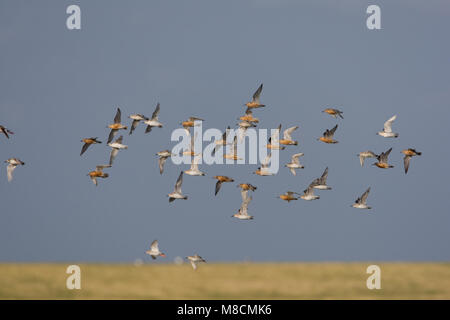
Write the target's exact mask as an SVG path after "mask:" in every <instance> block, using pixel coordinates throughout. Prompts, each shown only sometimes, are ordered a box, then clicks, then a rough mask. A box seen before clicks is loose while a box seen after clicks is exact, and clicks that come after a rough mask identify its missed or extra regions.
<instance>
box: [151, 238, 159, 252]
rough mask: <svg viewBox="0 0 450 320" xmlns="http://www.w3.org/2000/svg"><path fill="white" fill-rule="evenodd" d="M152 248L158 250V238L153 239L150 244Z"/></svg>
mask: <svg viewBox="0 0 450 320" xmlns="http://www.w3.org/2000/svg"><path fill="white" fill-rule="evenodd" d="M150 250H152V251H155V252H158V251H159V248H158V240H153V242H152V244H151V245H150Z"/></svg>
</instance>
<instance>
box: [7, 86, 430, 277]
mask: <svg viewBox="0 0 450 320" xmlns="http://www.w3.org/2000/svg"><path fill="white" fill-rule="evenodd" d="M262 89H263V85H262V84H261V85H260V86H259V87H258V89H257V90H256V92H255V93H254V94H253V97H252V100H251V101H250V102H247V103H246V104H245V106H246V107H247V109H246V111H245V114H244V115H243V116H241V117H240V118H239V119H238V120H240V122H239V123H238V133H237V134H236V135H234V137H233V140H232V141H229V131H230V127H228V128H227V129H226V130H225V132H224V133H223V135H222V139H221V140H216V141H215V148H214V149H213V151H212V155H213V156H214V155H215V153H216V152H217V151H218V150H219V149H223V147H224V146H225V147H226V146H227V145H231V147H230V150H231V152H230V153H224V154H223V158H225V159H231V160H240V158H239V157H238V152H237V143H238V136H239V140H240V141H242V140H243V139H244V137H245V134H246V131H247V129H248V128H252V127H256V126H257V124H258V123H259V119H258V118H255V117H254V116H253V110H254V109H258V108H262V107H265V105H264V104H261V103H260V95H261V92H262ZM322 112H324V113H327V114H329V115H331V116H332V117H334V118H335V119H337V118H338V117H339V118H341V119H343V118H344V117H343V111H340V110H338V109H335V108H326V109H325V110H323V111H322ZM159 113H160V104H159V103H158V104H157V106H156V108H155V111H154V112H153V114H152V116H151V118H148V117H146V116H144V115H142V114H131V115H130V116H129V118H130V119H131V120H132V123H131V126H130V131H129V135H131V134H132V133H133V132H134V130H135V129H136V128H137V126H138V125H139V123H140V122H142V123H144V124H145V125H147V126H146V129H145V133H149V132H151V130H152V128H162V127H163V124H162V123H161V122H160V121H159V119H158V116H159ZM395 119H396V115H394V116H393V117H391V118H390V119H388V120H387V121H386V122H385V123H384V128H383V130H382V131H379V132H378V133H377V134H378V135H380V136H382V137H384V138H397V137H398V133H395V132H393V131H392V124H393V122H394V121H395ZM198 121H204V120H203V119H201V118H198V117H190V118H189V119H188V120H186V121H183V122H182V123H181V125H182V126H183V128H184V129H185V131H186V133H187V135H188V136H190V138H191V144H190V148H189V149H188V150H184V151H183V155H188V156H191V158H192V161H191V167H190V169H188V170H185V171H181V172H180V174H179V176H178V179H177V181H176V183H175V188H174V190H173V192H171V193H169V194H168V195H167V196H168V197H169V202H173V201H175V200H177V199H183V200H187V199H188V197H187V196H186V195H184V194H183V193H182V191H181V185H182V183H183V173H185V174H187V175H191V176H204V175H205V173H203V172H202V171H200V170H199V168H198V164H199V160H200V158H201V157H202V154H197V153H195V152H194V141H195V138H196V137H195V136H192V135H191V133H190V129H191V128H193V127H194V126H195V125H196V123H197V122H198ZM108 128H109V129H111V131H110V133H109V136H108V141H107V145H108V146H109V147H111V153H110V158H109V164H105V165H98V166H96V168H95V170H93V171H91V172H89V173H88V174H87V175H88V176H89V177H90V179H91V180H92V182H93V183H94V184H95V185H96V186H97V184H98V181H97V179H98V178H108V176H109V175H108V173H105V172H103V170H104V169H106V168H110V167H112V165H113V162H114V159H115V158H116V156H117V155H118V153H119V151H120V150H124V149H127V148H128V146H126V145H124V144H123V136H122V135H121V136H119V137H118V138H117V139H116V140H115V141H113V139H114V137H115V136H116V135H117V134H118V132H119V131H120V130H128V126H126V125H124V124H122V123H121V110H120V108H117V112H116V115H115V117H114V123H112V124H110V125H108ZM297 128H298V126H294V127H290V128H288V129H286V130H284V131H283V137H282V138H280V133H281V124H280V125H279V126H278V128H277V130H276V131H275V133H274V134H272V135H271V137H270V138H269V140H268V144H267V148H268V149H270V150H275V149H277V150H284V149H285V148H286V146H293V145H294V146H296V145H298V141H295V140H294V139H293V138H292V136H291V135H292V133H293V132H294V131H295V130H296V129H297ZM337 128H338V125H337V124H336V125H335V126H334V127H333V128H332V129H327V130H326V131H325V132H324V133H323V134H322V136H321V137H319V138H317V140H318V141H321V142H324V143H327V144H335V143H338V141H337V140H335V139H334V134H335V132H336V130H337ZM0 133H2V134H3V135H4V136H5V137H6V138H8V139H9V138H10V137H9V135H12V134H14V133H13V132H12V131H11V130H9V129H8V128H6V127H4V126H2V125H0ZM81 142H83V143H84V144H83V146H82V148H81V153H80V156H81V155H83V154H84V153H85V152H86V151H87V150H88V148H89V147H90V146H91V145H94V144H101V143H102V142H101V141H99V140H98V137H90V138H85V139H82V140H81ZM391 151H392V148H390V149H388V150H387V151H385V152H382V153H381V154H376V153H374V152H372V151H370V150H368V151H363V152H360V153H359V154H358V157H359V160H360V164H361V166H364V160H365V159H367V158H375V159H377V162H374V163H373V164H372V165H374V166H377V167H378V168H381V169H389V168H393V167H394V166H393V165H391V164H389V163H388V156H389V154H390V153H391ZM401 152H402V153H403V154H404V158H403V163H404V171H405V174H406V173H407V172H408V169H409V165H410V160H411V158H412V157H414V156H420V155H421V152H418V151H416V150H415V149H413V148H408V149H404V150H402V151H401ZM157 155H158V157H159V159H158V164H159V171H160V174H162V173H163V171H164V164H165V162H166V160H167V159H168V158H169V157H171V156H173V154H172V153H171V152H170V151H169V150H163V151H160V152H158V153H157ZM303 155H304V154H303V153H295V154H293V155H292V156H291V162H289V163H287V164H285V167H287V168H288V169H289V170H290V172H291V173H292V174H293V175H294V176H295V175H296V170H297V169H303V168H304V166H303V165H302V164H301V163H300V162H299V158H300V157H301V156H303ZM270 158H271V153H270V154H268V155H267V157H266V158H265V159H264V160H263V161H262V163H261V166H260V167H258V169H257V170H256V171H255V172H254V173H255V174H257V175H260V176H270V175H273V173H272V172H270V170H269V164H270ZM5 162H6V163H8V165H7V167H6V171H7V178H8V181H11V180H12V179H13V176H12V174H13V171H14V170H15V169H16V167H18V166H23V165H25V163H24V162H23V161H21V160H20V159H18V158H10V159H8V160H6V161H5ZM327 176H328V167H327V168H326V169H325V171H324V172H323V174H322V175H321V177H319V178H316V179H314V180H313V181H312V182H311V183H310V184H309V186H308V187H307V188H306V189H305V190H304V191H303V194H300V193H297V192H294V191H287V192H286V193H284V194H282V195H280V196H279V198H280V199H282V200H284V201H287V202H290V201H293V200H298V199H299V198H301V199H303V200H308V201H309V200H316V199H319V198H320V196H318V195H316V194H314V191H315V190H330V189H331V187H330V186H328V185H327ZM213 178H214V179H216V180H217V182H216V185H215V195H217V193H218V192H219V190H220V188H221V186H222V184H223V183H224V182H234V179H232V178H230V177H227V176H223V175H217V176H214V177H213ZM238 187H240V188H241V197H242V203H241V207H240V208H239V210H238V212H237V213H236V214H234V215H233V216H232V217H235V218H237V219H240V220H252V219H253V218H254V217H253V216H251V215H250V214H249V212H248V206H249V203H250V201H251V200H252V197H251V196H250V195H249V191H252V192H254V191H255V190H256V189H257V187H255V186H253V185H252V184H250V183H240V184H238ZM369 192H370V187H369V188H368V189H367V190H366V191H365V192H364V193H363V194H362V195H361V196H360V197H358V198H357V199H356V201H355V202H354V203H353V204H352V207H354V208H358V209H371V207H370V206H368V205H367V197H368V195H369ZM146 253H147V254H148V255H150V256H151V257H152V259H156V258H157V257H158V256H162V257H165V254H164V253H163V252H161V251H160V250H159V246H158V241H157V240H154V241H153V242H152V244H151V246H150V249H149V250H147V251H146ZM186 259H187V260H188V261H189V262H190V263H191V264H192V267H193V268H194V270H195V269H196V268H197V266H196V263H199V262H206V261H205V260H204V259H203V258H202V257H200V256H199V255H198V254H195V255H193V256H187V257H186Z"/></svg>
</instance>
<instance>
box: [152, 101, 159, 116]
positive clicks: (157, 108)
mask: <svg viewBox="0 0 450 320" xmlns="http://www.w3.org/2000/svg"><path fill="white" fill-rule="evenodd" d="M159 109H160V108H159V102H158V104H157V105H156V108H155V111H153V113H152V120H158V114H159Z"/></svg>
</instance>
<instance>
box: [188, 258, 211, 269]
mask: <svg viewBox="0 0 450 320" xmlns="http://www.w3.org/2000/svg"><path fill="white" fill-rule="evenodd" d="M186 259H188V260H189V262H190V263H191V265H192V268H193V269H194V270H197V264H196V263H199V262H205V263H206V260H205V259H203V258H202V257H200V256H199V255H198V254H195V255H193V256H187V257H186Z"/></svg>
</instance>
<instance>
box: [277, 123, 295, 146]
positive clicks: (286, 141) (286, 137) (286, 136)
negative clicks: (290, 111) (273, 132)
mask: <svg viewBox="0 0 450 320" xmlns="http://www.w3.org/2000/svg"><path fill="white" fill-rule="evenodd" d="M297 128H298V126H294V127H290V128H288V129H286V130H284V131H283V139H281V140H280V144H282V145H287V146H292V145H294V146H296V145H298V141H294V140H293V139H292V137H291V134H292V132H294V131H295V130H297ZM280 129H281V127H280Z"/></svg>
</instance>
